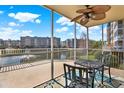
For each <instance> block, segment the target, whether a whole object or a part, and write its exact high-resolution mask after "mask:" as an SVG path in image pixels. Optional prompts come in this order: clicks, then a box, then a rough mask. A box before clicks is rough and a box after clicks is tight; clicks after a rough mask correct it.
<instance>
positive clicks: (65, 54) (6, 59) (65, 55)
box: [0, 52, 70, 66]
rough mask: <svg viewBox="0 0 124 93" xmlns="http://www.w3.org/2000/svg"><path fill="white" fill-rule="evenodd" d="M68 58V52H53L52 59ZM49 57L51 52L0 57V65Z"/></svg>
mask: <svg viewBox="0 0 124 93" xmlns="http://www.w3.org/2000/svg"><path fill="white" fill-rule="evenodd" d="M67 58H70V56H69V53H68V52H61V53H54V59H59V60H65V59H67ZM46 59H47V60H48V59H51V54H50V53H49V54H48V55H47V54H37V55H20V56H6V57H0V66H9V65H16V64H21V63H26V62H36V61H39V60H46Z"/></svg>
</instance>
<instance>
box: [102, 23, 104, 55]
mask: <svg viewBox="0 0 124 93" xmlns="http://www.w3.org/2000/svg"><path fill="white" fill-rule="evenodd" d="M103 47H104V25H103V24H102V54H103Z"/></svg>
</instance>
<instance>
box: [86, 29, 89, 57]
mask: <svg viewBox="0 0 124 93" xmlns="http://www.w3.org/2000/svg"><path fill="white" fill-rule="evenodd" d="M86 28H87V40H86V49H87V59H88V50H89V44H88V43H89V28H88V27H86Z"/></svg>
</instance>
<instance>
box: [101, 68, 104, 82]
mask: <svg viewBox="0 0 124 93" xmlns="http://www.w3.org/2000/svg"><path fill="white" fill-rule="evenodd" d="M103 80H104V66H102V81H101V82H102V84H103Z"/></svg>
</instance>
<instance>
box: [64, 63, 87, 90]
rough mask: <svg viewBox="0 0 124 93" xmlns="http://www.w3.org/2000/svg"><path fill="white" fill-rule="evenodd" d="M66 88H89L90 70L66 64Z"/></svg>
mask: <svg viewBox="0 0 124 93" xmlns="http://www.w3.org/2000/svg"><path fill="white" fill-rule="evenodd" d="M64 76H65V87H66V88H67V87H69V88H88V69H87V68H83V67H77V66H72V65H68V64H64Z"/></svg>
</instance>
